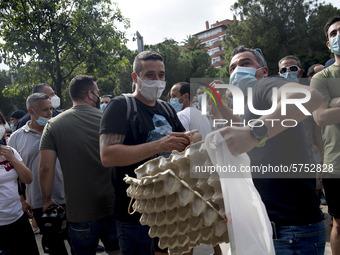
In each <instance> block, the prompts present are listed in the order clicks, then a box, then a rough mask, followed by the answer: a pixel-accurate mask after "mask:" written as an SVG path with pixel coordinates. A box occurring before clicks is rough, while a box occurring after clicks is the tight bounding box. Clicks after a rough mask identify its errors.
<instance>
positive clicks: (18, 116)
mask: <svg viewBox="0 0 340 255" xmlns="http://www.w3.org/2000/svg"><path fill="white" fill-rule="evenodd" d="M25 115H26V112H25V111H23V110H17V111H14V112H12V114H11V118H16V119H21V118H22V117H24V116H25Z"/></svg>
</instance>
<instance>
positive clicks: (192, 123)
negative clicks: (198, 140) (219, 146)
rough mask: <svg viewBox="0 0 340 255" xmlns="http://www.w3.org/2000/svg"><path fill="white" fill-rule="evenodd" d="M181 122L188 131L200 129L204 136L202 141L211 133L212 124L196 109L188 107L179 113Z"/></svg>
mask: <svg viewBox="0 0 340 255" xmlns="http://www.w3.org/2000/svg"><path fill="white" fill-rule="evenodd" d="M177 115H178V118H179V120H180V121H181V123H182V125H183V127H184V128H185V130H186V131H190V130H193V129H198V131H199V132H200V134H201V135H202V140H204V139H205V137H206V136H207V134H209V133H210V132H211V124H210V122H209V120H208V118H207V116H204V115H202V113H201V111H200V110H198V109H197V108H195V107H187V108H185V109H184V110H182V111H180V112H178V113H177Z"/></svg>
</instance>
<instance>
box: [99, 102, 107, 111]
mask: <svg viewBox="0 0 340 255" xmlns="http://www.w3.org/2000/svg"><path fill="white" fill-rule="evenodd" d="M106 106H107V103H103V104H101V105H100V110H102V112H103V111H104V110H105V108H106Z"/></svg>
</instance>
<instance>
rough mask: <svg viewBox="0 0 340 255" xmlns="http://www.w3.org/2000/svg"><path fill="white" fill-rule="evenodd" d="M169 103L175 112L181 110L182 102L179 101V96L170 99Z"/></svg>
mask: <svg viewBox="0 0 340 255" xmlns="http://www.w3.org/2000/svg"><path fill="white" fill-rule="evenodd" d="M170 104H171V106H172V107H173V108H174V109H175V111H176V112H180V111H181V110H182V107H183V103H180V102H179V98H173V99H171V100H170Z"/></svg>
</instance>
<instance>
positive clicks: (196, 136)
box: [184, 129, 202, 143]
mask: <svg viewBox="0 0 340 255" xmlns="http://www.w3.org/2000/svg"><path fill="white" fill-rule="evenodd" d="M184 134H186V135H188V136H189V137H190V143H196V142H199V141H201V140H202V135H201V134H200V133H199V131H198V130H197V129H193V130H190V131H187V132H185V133H184Z"/></svg>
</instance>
